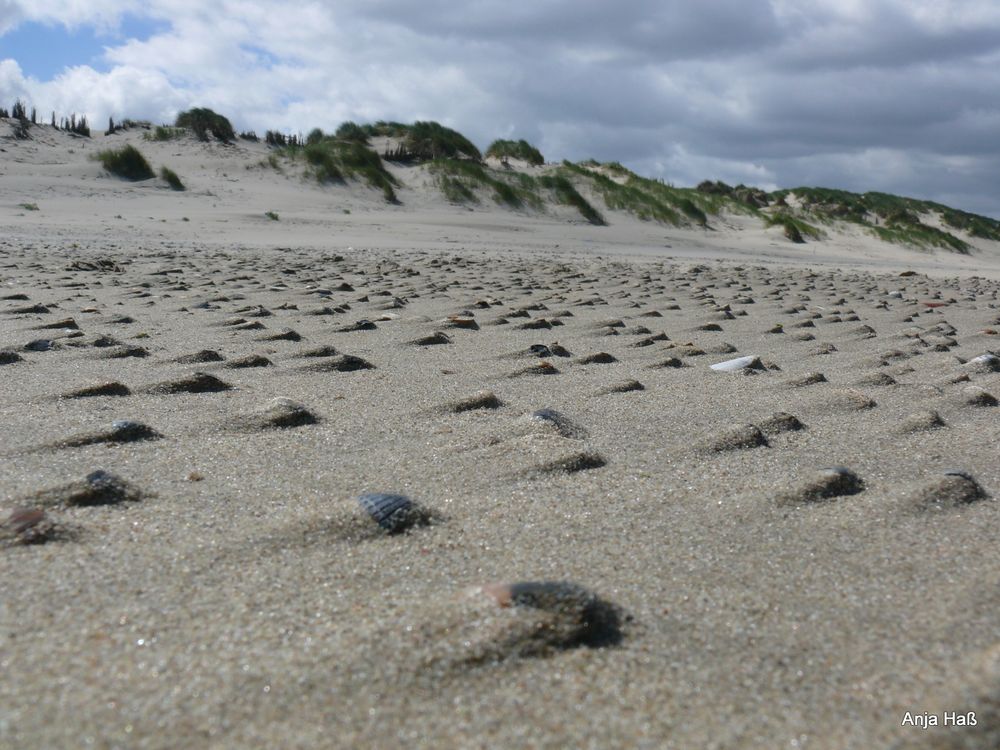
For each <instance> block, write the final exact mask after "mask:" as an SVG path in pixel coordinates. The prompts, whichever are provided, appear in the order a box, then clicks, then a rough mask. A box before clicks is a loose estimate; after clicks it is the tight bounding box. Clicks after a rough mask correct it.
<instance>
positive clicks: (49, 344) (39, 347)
mask: <svg viewBox="0 0 1000 750" xmlns="http://www.w3.org/2000/svg"><path fill="white" fill-rule="evenodd" d="M54 346H55V343H54V342H53V341H52V340H51V339H35V340H34V341H29V342H28V343H27V344H25V345H24V349H25V351H29V352H47V351H49V349H51V348H53V347H54Z"/></svg>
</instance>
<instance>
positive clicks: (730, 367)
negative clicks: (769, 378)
mask: <svg viewBox="0 0 1000 750" xmlns="http://www.w3.org/2000/svg"><path fill="white" fill-rule="evenodd" d="M709 367H711V368H712V369H713V370H715V371H716V372H747V371H753V370H763V369H764V365H763V363H762V362H761V361H760V357H756V356H753V355H751V356H748V357H737V358H736V359H728V360H726V361H725V362H717V363H716V364H714V365H709Z"/></svg>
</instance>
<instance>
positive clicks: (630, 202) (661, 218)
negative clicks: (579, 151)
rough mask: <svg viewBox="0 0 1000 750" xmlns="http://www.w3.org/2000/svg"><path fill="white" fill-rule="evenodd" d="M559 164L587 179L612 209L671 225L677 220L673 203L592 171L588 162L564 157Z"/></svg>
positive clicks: (678, 217) (679, 219) (676, 223)
mask: <svg viewBox="0 0 1000 750" xmlns="http://www.w3.org/2000/svg"><path fill="white" fill-rule="evenodd" d="M563 168H564V169H565V170H566V171H568V172H570V173H572V174H575V175H578V176H579V177H583V178H586V179H587V180H590V182H591V183H592V184H593V187H594V190H595V191H597V193H599V194H600V196H601V197H602V198H603V199H604V204H605V205H606V206H607V207H608V208H609V209H611V210H613V211H628V212H629V213H631V214H634V215H635V216H637V217H638V218H640V219H642V220H644V221H648V220H653V221H658V222H660V223H661V224H670V225H673V226H676V225H678V224H680V223H681V217H680V214H679V213H678V211H677V209H676V208H675V207H673V206H670V205H668V204H667V203H665V202H664V201H663V200H661V198H660V197H659V196H656V195H653V194H651V193H648V192H646V191H645V190H643V189H642V187H640V186H636V185H629V184H628V183H627V182H626V183H620V182H616V181H615V180H613V179H611V178H610V177H608V176H607V175H606V174H604V173H603V172H598V171H595V170H594V169H593V168H591V167H590V166H589V164H588V165H586V166H584V165H578V164H573V163H572V162H569V161H564V162H563Z"/></svg>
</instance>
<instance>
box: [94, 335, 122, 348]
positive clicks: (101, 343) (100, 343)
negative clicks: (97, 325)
mask: <svg viewBox="0 0 1000 750" xmlns="http://www.w3.org/2000/svg"><path fill="white" fill-rule="evenodd" d="M121 343H122V342H121V341H119V340H118V339H116V338H114V337H113V336H98V337H97V338H96V339H94V340H93V341H92V342H91V344H90V345H91V346H95V347H97V348H98V349H104V348H106V347H109V346H121Z"/></svg>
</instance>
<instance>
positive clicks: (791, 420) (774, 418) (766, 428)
mask: <svg viewBox="0 0 1000 750" xmlns="http://www.w3.org/2000/svg"><path fill="white" fill-rule="evenodd" d="M759 427H760V429H761V432H763V433H764V434H765V435H776V434H779V433H782V432H797V431H798V430H804V429H805V427H806V426H805V425H804V424H802V422H801V421H799V418H798V417H796V416H795V415H794V414H789V413H788V412H783V411H779V412H776V413H774V414H772V415H771V416H769V417H768V418H767V419H765V420H764V421H762V422H761V423H760V425H759Z"/></svg>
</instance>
